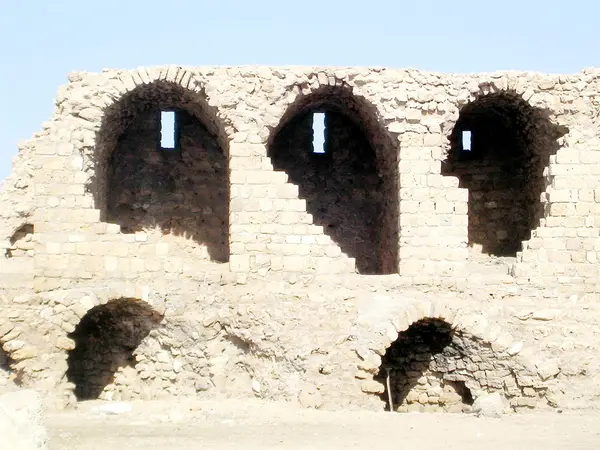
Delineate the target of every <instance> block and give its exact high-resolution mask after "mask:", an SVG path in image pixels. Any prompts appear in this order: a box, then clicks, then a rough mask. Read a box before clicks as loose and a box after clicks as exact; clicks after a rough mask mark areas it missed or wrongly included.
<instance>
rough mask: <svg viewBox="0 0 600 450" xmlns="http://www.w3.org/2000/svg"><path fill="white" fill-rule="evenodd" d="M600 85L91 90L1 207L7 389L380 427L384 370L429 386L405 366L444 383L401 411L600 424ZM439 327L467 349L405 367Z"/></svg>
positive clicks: (34, 146)
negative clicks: (232, 401)
mask: <svg viewBox="0 0 600 450" xmlns="http://www.w3.org/2000/svg"><path fill="white" fill-rule="evenodd" d="M599 87H600V71H597V70H586V71H584V72H582V73H581V74H577V75H541V74H535V73H514V72H510V73H492V74H477V75H449V74H435V73H425V72H419V71H415V70H390V69H369V68H364V69H362V68H361V69H356V68H304V67H299V68H296V67H290V68H266V67H219V68H181V67H175V66H169V67H160V68H151V69H138V70H130V71H128V70H106V71H104V72H103V73H100V74H93V73H72V74H70V75H69V83H68V84H67V85H66V86H63V87H61V89H60V90H59V93H58V96H57V99H56V105H57V107H56V111H55V113H54V115H53V116H52V118H51V119H50V121H49V122H47V123H45V124H44V128H43V130H42V131H41V132H39V133H37V134H36V135H35V136H34V137H33V138H32V139H31V140H29V141H27V142H25V143H23V144H22V145H21V147H20V151H19V154H18V155H17V158H16V159H15V162H14V170H13V173H12V174H11V176H10V177H9V178H8V179H7V181H6V182H5V183H4V186H3V190H2V192H0V233H1V236H0V244H1V245H0V247H2V248H0V251H1V252H2V253H3V254H5V256H6V257H5V258H0V280H1V282H2V285H1V291H0V292H1V293H2V296H0V302H1V304H0V306H1V310H0V311H1V312H0V342H2V344H3V350H4V352H5V354H6V355H5V356H4V357H3V360H4V361H7V362H6V363H4V364H3V366H5V368H6V370H4V372H7V373H12V375H10V377H12V379H13V380H16V381H18V382H19V383H23V384H27V385H32V386H37V387H39V388H40V389H43V390H46V391H48V392H53V393H55V394H57V395H58V397H59V403H63V404H64V403H65V402H68V401H71V400H72V399H73V397H72V395H73V393H75V395H76V396H77V397H78V398H80V399H82V398H88V397H97V396H100V397H101V398H156V397H157V396H162V395H191V394H197V395H206V396H210V395H260V396H263V397H266V398H274V399H275V398H279V399H287V400H291V401H300V402H301V403H302V404H304V405H305V406H314V407H321V406H323V407H331V408H334V407H351V406H354V407H373V408H380V407H381V406H382V405H383V401H384V400H385V397H382V398H380V397H379V395H380V394H382V393H383V386H384V382H383V379H382V378H381V377H382V374H383V373H384V372H383V370H384V369H383V368H382V366H381V364H382V358H383V360H384V364H392V366H394V364H400V366H402V364H404V365H406V364H409V362H410V364H409V365H414V367H416V369H415V370H409V369H407V367H405V366H402V367H400V366H398V367H396V366H394V367H392V369H391V370H392V372H391V373H392V376H393V377H396V378H395V379H394V385H397V386H407V385H412V384H415V383H416V384H417V385H418V386H420V387H419V389H420V394H419V395H417V394H410V395H408V396H407V397H406V398H407V399H409V400H410V401H409V400H407V402H408V403H406V404H403V405H402V406H401V407H402V408H403V409H402V410H409V409H410V408H413V409H414V408H415V407H416V408H417V409H418V410H421V409H425V407H427V410H431V409H436V408H438V407H439V408H442V409H444V410H447V409H448V405H446V404H445V403H441V401H440V397H441V395H440V394H448V395H446V396H445V397H444V398H448V399H449V400H448V402H452V401H455V400H456V399H457V398H459V397H460V396H461V394H462V393H463V391H461V389H463V390H464V388H467V389H469V390H470V391H471V395H472V396H474V397H477V396H478V395H482V393H484V392H495V391H499V392H502V393H503V395H505V396H506V398H507V399H508V401H509V402H510V404H511V406H513V407H514V408H516V409H519V408H522V407H547V406H553V407H562V408H576V407H586V406H590V405H593V404H594V401H595V400H594V399H595V398H596V396H597V394H598V387H597V383H595V380H596V379H597V377H598V375H599V374H600V366H599V365H598V362H597V361H596V358H595V355H596V354H597V351H598V350H599V349H600V340H599V337H598V333H597V332H596V331H595V326H594V325H595V323H596V322H597V320H598V314H597V313H596V311H597V303H598V301H597V300H598V294H599V292H598V291H599V287H598V279H599V275H600V274H599V268H600V265H599V264H598V261H597V257H598V251H599V245H600V244H599V242H600V241H599V240H598V239H599V235H598V232H599V225H598V222H599V221H600V209H599V206H598V205H599V204H600V183H599V181H598V175H599V173H600V146H599V145H598V144H599V142H600V140H599V139H600V128H599V126H600V125H599V124H600V119H599V102H600V94H598V93H599V92H600V90H599ZM161 111H175V112H176V114H177V121H178V122H177V130H178V131H177V146H176V148H175V149H173V150H168V149H163V148H161V145H160V133H161V131H160V113H161ZM315 112H323V113H325V114H326V123H325V126H326V143H325V149H326V152H325V153H324V154H317V153H315V152H314V148H313V147H312V146H313V145H314V144H313V141H312V138H313V136H312V132H313V131H312V120H313V115H312V114H313V113H315ZM463 131H469V132H471V133H472V149H471V150H470V151H465V150H464V149H463V148H462V147H461V143H462V141H461V136H462V132H463ZM435 318H437V319H440V320H442V321H444V322H445V323H446V324H449V325H451V326H452V327H453V328H454V329H455V336H454V338H452V339H449V340H448V341H447V343H446V346H445V347H444V348H443V349H438V350H439V352H438V353H435V352H434V351H433V350H432V349H431V346H429V347H428V346H427V345H425V344H422V343H421V341H422V339H421V338H418V339H417V338H415V339H413V340H411V341H410V342H416V343H418V344H415V345H417V347H419V348H420V350H411V349H409V350H406V349H404V350H398V352H399V353H398V354H400V355H401V356H399V357H394V358H395V359H394V358H392V359H390V358H391V357H389V355H387V353H386V352H388V350H389V349H390V348H392V346H393V345H392V344H393V343H394V342H395V341H396V339H397V338H398V333H400V334H401V336H402V333H404V332H407V333H408V332H409V331H407V330H409V328H410V330H417V331H418V330H422V333H421V334H423V336H425V335H429V334H431V329H430V328H428V327H429V325H428V324H429V322H427V321H430V320H431V319H435ZM411 327H413V328H411ZM419 327H421V328H419ZM440 327H441V328H440V330H442V331H443V330H445V328H443V327H442V326H441V325H440ZM442 331H440V333H442V335H443V332H442ZM412 332H413V331H410V333H412ZM410 333H409V334H410ZM410 335H411V336H412V334H410ZM411 339H412V338H411ZM420 339H421V340H420ZM423 339H425V338H423ZM400 340H401V339H400ZM411 345H412V344H411ZM421 347H422V348H421ZM411 348H412V347H411ZM100 349H102V351H100ZM478 349H479V350H478ZM436 351H437V350H436ZM434 353H435V355H433V354H434ZM425 354H431V355H433V356H432V357H431V358H429V357H426V356H423V355H425ZM86 355H87V356H86ZM90 355H91V356H90ZM436 355H437V356H436ZM96 356H97V357H96ZM389 361H396V362H392V363H390V362H389ZM456 361H462V362H461V363H459V364H458V363H457V362H456ZM463 363H464V364H463ZM411 367H412V366H411ZM409 372H410V374H409ZM2 373H3V372H0V375H1V374H2ZM398 377H400V378H402V377H404V378H402V379H397V378H398ZM407 380H408V381H407ZM453 383H463V385H464V386H463V385H461V386H460V387H459V388H458V391H457V392H454V393H453V392H446V391H444V389H446V388H447V387H448V386H453ZM399 389H400V388H399ZM402 389H404V387H402ZM448 389H449V388H448ZM440 390H441V391H440ZM459 391H460V392H459ZM415 392H417V391H415ZM423 392H425V394H424V395H421V394H422V393H423ZM403 395H404V394H401V393H398V395H396V398H402V396H403ZM457 396H458V397H457ZM419 399H421V400H419ZM452 399H454V400H452ZM412 404H414V405H416V406H410V405H412ZM455 409H460V408H455Z"/></svg>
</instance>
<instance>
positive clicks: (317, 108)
mask: <svg viewBox="0 0 600 450" xmlns="http://www.w3.org/2000/svg"><path fill="white" fill-rule="evenodd" d="M297 89H298V91H297V92H302V94H298V95H297V97H296V99H295V100H294V101H293V102H292V103H291V105H290V106H289V107H288V108H287V110H286V112H285V113H284V114H283V116H282V117H281V120H280V121H279V124H278V125H277V126H276V127H274V128H272V129H271V132H270V135H269V139H268V142H267V148H268V155H269V157H270V158H271V162H272V164H273V166H274V168H275V170H278V171H285V172H286V173H287V175H288V177H289V180H290V182H292V183H294V184H296V185H297V186H298V188H299V191H300V197H301V198H303V199H305V200H306V203H307V212H308V213H310V214H311V215H312V216H313V221H314V223H315V225H319V226H322V227H323V229H324V232H325V233H326V234H328V235H329V236H330V237H331V238H332V240H333V241H334V242H336V243H337V244H338V245H339V246H340V248H341V250H342V252H344V253H345V254H347V255H348V256H349V257H353V258H355V260H356V268H357V271H358V272H360V273H365V274H384V273H396V272H397V270H398V246H399V244H398V243H399V232H398V231H399V230H398V227H399V217H398V214H399V212H398V211H399V180H398V176H399V175H398V140H397V139H394V137H393V136H392V134H391V133H389V132H388V130H387V129H386V127H385V126H384V125H383V123H382V121H381V119H380V115H379V113H378V111H377V109H376V107H375V106H374V105H373V104H371V103H370V102H369V101H368V100H367V99H366V98H365V97H363V96H360V95H356V94H355V93H353V89H352V88H351V87H350V86H348V85H346V84H345V83H341V84H340V83H337V82H336V83H334V84H333V85H332V84H328V83H327V82H326V80H325V81H324V82H323V83H321V85H320V86H319V87H318V88H317V89H314V90H310V89H308V88H306V89H305V88H300V87H297ZM315 113H321V114H324V115H325V142H324V144H325V145H324V147H325V152H324V153H319V152H318V151H315V149H314V148H313V138H314V136H313V117H314V114H315Z"/></svg>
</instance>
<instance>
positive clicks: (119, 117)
mask: <svg viewBox="0 0 600 450" xmlns="http://www.w3.org/2000/svg"><path fill="white" fill-rule="evenodd" d="M165 111H169V112H174V118H175V123H174V130H173V129H171V128H169V130H168V132H170V133H172V134H173V135H174V136H172V140H173V142H174V145H173V146H172V148H167V147H163V146H162V144H161V138H162V137H163V136H162V134H164V133H167V130H166V129H164V130H163V129H162V127H163V126H164V125H165V124H163V123H162V122H161V112H165ZM216 124H217V119H216V114H214V112H213V111H212V110H211V109H210V108H209V107H208V105H206V102H205V100H204V99H203V98H200V96H199V94H198V93H195V92H192V91H188V90H185V89H183V88H182V87H180V86H179V85H176V84H174V83H169V82H155V83H152V84H148V85H144V86H140V87H138V88H136V90H134V91H132V92H130V93H128V94H126V95H125V96H124V97H123V98H122V99H121V100H120V101H119V102H118V103H117V104H115V105H113V106H112V107H111V108H109V110H108V111H107V113H106V117H105V120H104V122H103V125H102V128H101V131H100V132H99V133H98V136H97V142H98V144H97V147H98V152H97V158H98V162H97V163H98V169H97V174H96V179H95V182H94V186H93V187H92V189H93V190H94V191H95V192H96V200H97V201H96V204H97V205H99V206H100V208H99V209H101V210H102V212H103V220H106V221H108V222H112V223H117V224H119V225H121V230H122V231H123V232H125V233H132V232H135V231H140V230H143V229H154V228H158V229H159V230H161V232H162V233H163V234H173V235H176V236H183V237H185V238H187V239H189V240H191V241H193V242H195V243H196V244H197V245H198V246H200V247H204V248H205V250H206V255H205V256H206V258H207V259H211V260H213V261H217V262H227V261H228V259H229V234H228V233H229V172H228V162H227V158H228V150H227V144H226V142H227V141H226V139H225V138H224V137H223V134H222V133H220V128H219V127H218V126H217V125H216Z"/></svg>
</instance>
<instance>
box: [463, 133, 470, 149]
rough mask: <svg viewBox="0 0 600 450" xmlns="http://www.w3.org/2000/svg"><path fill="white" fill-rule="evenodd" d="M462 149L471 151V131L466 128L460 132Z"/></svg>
mask: <svg viewBox="0 0 600 450" xmlns="http://www.w3.org/2000/svg"><path fill="white" fill-rule="evenodd" d="M462 149H463V151H464V152H470V151H471V132H470V131H468V130H466V131H463V132H462Z"/></svg>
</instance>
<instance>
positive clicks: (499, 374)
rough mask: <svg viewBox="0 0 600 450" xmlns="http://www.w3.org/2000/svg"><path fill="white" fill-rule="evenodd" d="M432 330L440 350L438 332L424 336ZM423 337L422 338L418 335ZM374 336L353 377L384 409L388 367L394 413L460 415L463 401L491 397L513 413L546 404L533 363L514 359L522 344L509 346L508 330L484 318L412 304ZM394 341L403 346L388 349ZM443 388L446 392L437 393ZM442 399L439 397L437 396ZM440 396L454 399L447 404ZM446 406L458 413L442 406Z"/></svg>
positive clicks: (434, 305)
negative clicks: (500, 398)
mask: <svg viewBox="0 0 600 450" xmlns="http://www.w3.org/2000/svg"><path fill="white" fill-rule="evenodd" d="M432 328H434V330H432ZM435 328H437V329H438V331H436V330H435ZM439 329H442V330H443V331H442V333H443V336H441V338H442V340H441V342H442V344H443V345H439V342H440V339H439V335H438V339H436V338H435V336H434V337H433V340H432V338H431V334H434V335H435V334H436V333H439ZM424 333H429V334H430V336H429V337H426V338H423V334H424ZM419 335H421V336H419ZM376 336H377V338H376V339H374V340H372V341H371V342H370V343H369V344H368V345H360V346H359V347H357V354H358V356H359V357H360V359H361V361H360V363H359V364H358V373H357V378H361V379H364V381H363V382H362V385H361V389H362V391H363V392H364V393H369V394H376V395H378V396H379V397H380V399H381V401H382V402H383V403H382V405H383V407H384V408H389V402H388V392H387V388H386V385H387V376H388V374H387V370H386V367H388V368H390V369H391V370H390V372H391V374H390V384H391V386H392V391H391V393H392V397H393V401H394V409H395V410H396V411H401V412H404V411H456V412H458V411H468V410H469V408H468V407H463V404H465V403H466V405H467V406H469V404H472V402H473V400H476V399H477V398H478V397H480V396H483V395H486V394H489V393H494V392H498V393H500V394H501V395H502V396H503V397H504V398H505V399H506V401H507V404H508V405H509V406H510V407H511V408H513V409H514V410H517V409H518V408H522V407H529V408H531V407H543V406H546V405H547V404H548V400H547V399H546V392H547V386H546V385H545V383H544V382H543V381H542V379H541V378H540V377H539V375H538V374H537V372H536V371H535V370H534V369H533V368H534V367H535V364H532V362H531V361H529V360H527V359H525V357H524V356H522V355H521V354H520V352H521V350H522V347H523V343H522V342H515V341H514V339H513V337H512V335H511V334H510V333H508V332H503V331H502V330H501V329H500V328H499V327H498V326H496V325H494V324H490V323H489V322H488V321H487V319H486V318H485V317H484V316H481V315H477V314H471V313H468V312H466V311H461V310H460V309H456V308H454V307H453V306H451V305H448V304H446V303H445V302H436V303H430V302H421V303H412V304H409V305H407V306H405V307H404V308H402V309H401V310H399V311H397V312H395V313H394V314H393V316H392V317H391V318H390V320H389V321H387V322H385V323H383V324H382V325H381V327H380V329H379V331H378V332H377V334H376ZM415 337H416V339H415ZM432 342H434V344H432ZM398 343H400V344H401V345H402V344H404V348H402V349H401V350H400V352H394V346H397V345H398ZM406 344H407V345H406ZM434 345H438V348H437V349H435V348H433V346H434ZM394 353H396V354H394ZM398 353H400V355H398ZM394 358H397V360H396V361H394ZM394 376H395V380H394ZM432 380H433V381H432ZM445 384H447V385H451V386H450V387H452V388H453V390H452V389H450V390H445V389H444V385H445ZM416 385H419V386H420V389H419V391H420V392H418V393H417V395H415V392H412V388H414V387H415V386H416ZM394 386H396V389H394ZM402 388H404V390H402ZM443 394H446V395H447V397H446V399H443V398H441V396H442V395H443ZM448 394H450V396H449V397H450V398H452V397H454V400H455V401H454V402H452V401H449V400H448ZM461 396H462V397H463V398H462V399H459V398H457V397H461ZM466 397H470V398H469V399H467V398H466ZM460 400H462V402H461V401H460ZM398 401H399V404H398ZM411 405H413V406H411ZM415 405H416V406H415ZM449 405H458V408H456V407H455V408H447V406H449Z"/></svg>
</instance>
